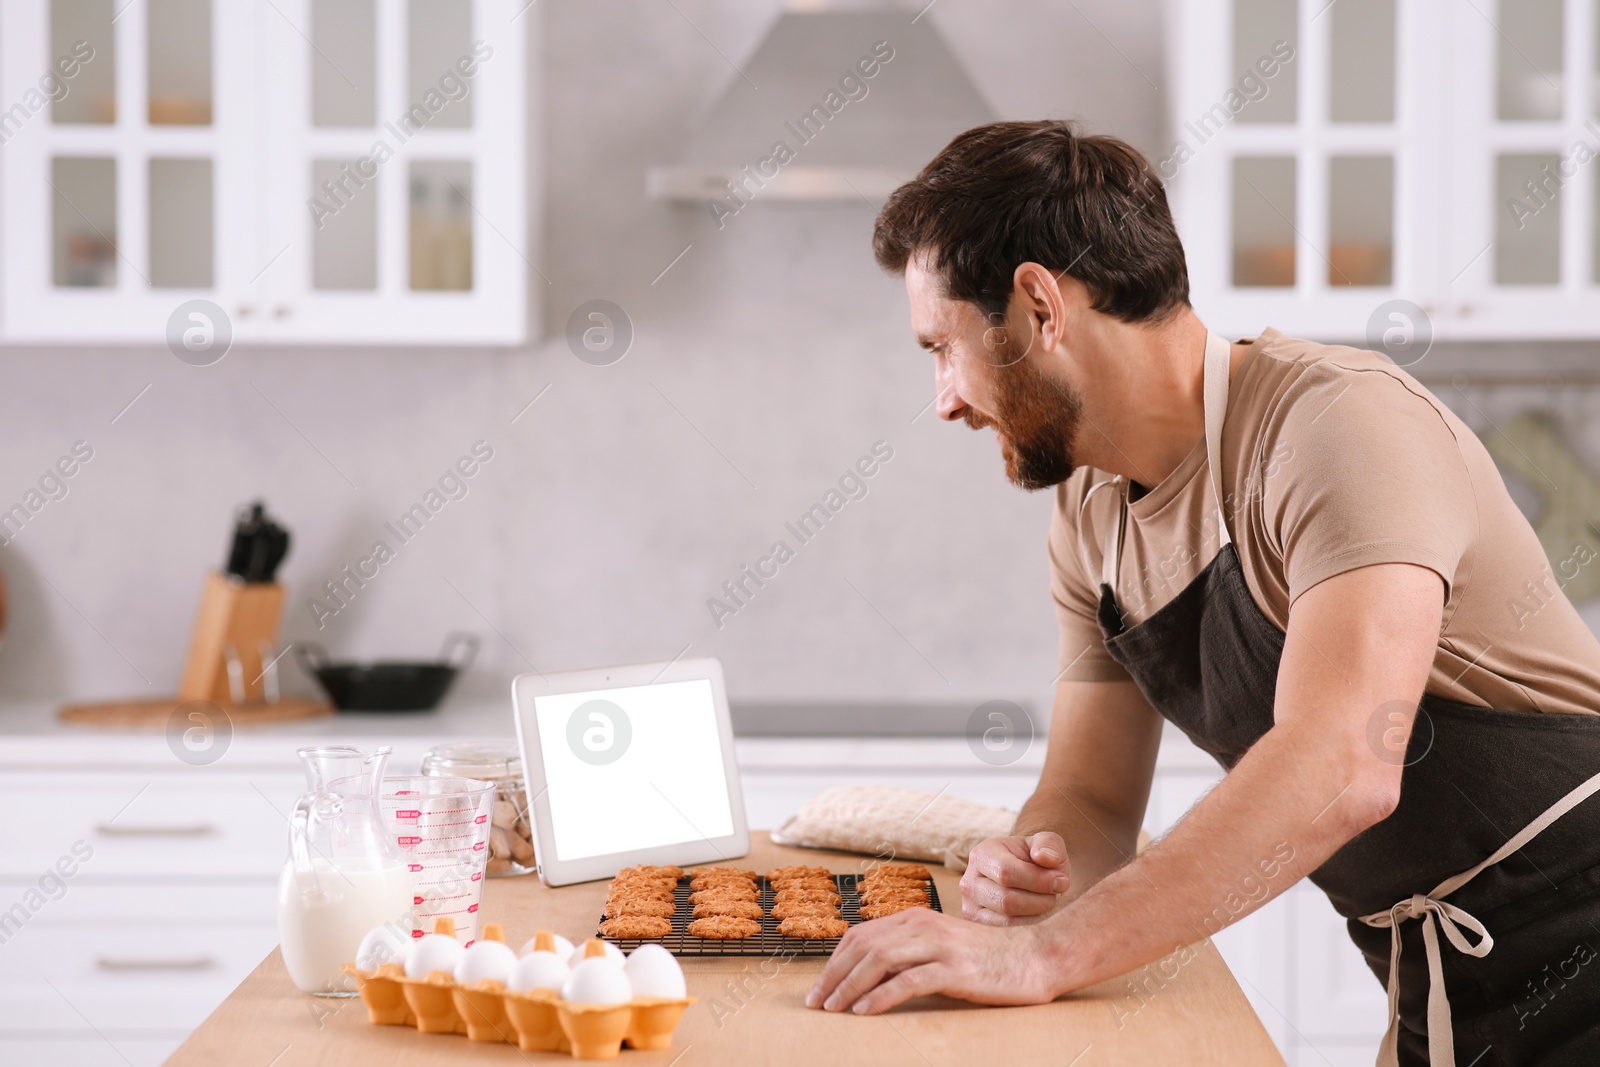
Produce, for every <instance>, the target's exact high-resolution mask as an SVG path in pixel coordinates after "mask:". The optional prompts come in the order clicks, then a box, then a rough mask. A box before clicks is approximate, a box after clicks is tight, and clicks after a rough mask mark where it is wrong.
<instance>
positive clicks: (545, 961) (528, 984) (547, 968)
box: [506, 951, 572, 993]
mask: <svg viewBox="0 0 1600 1067" xmlns="http://www.w3.org/2000/svg"><path fill="white" fill-rule="evenodd" d="M571 973H572V972H571V971H570V970H568V968H567V964H566V961H565V960H563V959H562V958H561V956H560V954H559V953H556V952H543V951H537V952H530V953H528V954H527V955H526V956H524V957H522V958H521V959H520V960H518V961H517V965H516V966H515V967H513V968H512V969H511V977H509V978H507V979H506V988H507V989H511V990H515V991H516V992H518V993H526V992H527V991H528V990H530V989H550V990H554V991H555V992H557V993H559V992H561V987H562V986H563V985H565V984H566V981H567V977H568V976H569V975H570V974H571Z"/></svg>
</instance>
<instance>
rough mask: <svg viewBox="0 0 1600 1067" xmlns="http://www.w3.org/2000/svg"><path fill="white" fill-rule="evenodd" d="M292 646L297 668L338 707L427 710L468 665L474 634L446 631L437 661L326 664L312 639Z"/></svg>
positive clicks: (474, 652)
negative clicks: (317, 683)
mask: <svg viewBox="0 0 1600 1067" xmlns="http://www.w3.org/2000/svg"><path fill="white" fill-rule="evenodd" d="M294 647H295V657H296V658H297V659H298V660H299V661H300V666H301V667H302V668H304V670H305V672H306V673H307V674H309V675H311V676H313V677H314V678H316V680H317V681H318V682H319V683H321V685H322V688H323V690H324V691H325V692H326V693H327V694H328V699H329V700H332V701H333V706H334V707H336V708H338V709H339V710H340V711H428V710H431V709H432V708H435V707H437V706H438V704H439V701H441V700H443V699H444V695H445V693H446V692H447V691H448V690H449V689H450V684H451V683H452V682H454V681H455V680H456V675H458V674H460V673H461V672H462V671H464V670H466V669H467V668H468V667H469V666H471V664H472V661H473V658H474V657H476V656H477V654H478V638H477V637H476V636H475V635H473V634H468V633H459V632H457V633H451V634H448V635H446V637H445V639H444V647H443V648H441V649H440V650H439V658H438V660H436V661H431V662H429V661H421V660H382V661H379V662H377V663H330V662H329V661H328V657H327V653H326V652H324V651H323V648H322V646H321V645H319V644H317V643H316V642H314V641H306V642H300V643H297V644H296V645H295V646H294Z"/></svg>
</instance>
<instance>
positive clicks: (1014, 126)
mask: <svg viewBox="0 0 1600 1067" xmlns="http://www.w3.org/2000/svg"><path fill="white" fill-rule="evenodd" d="M872 250H873V253H874V254H875V255H876V256H877V258H878V262H879V263H880V264H881V265H882V266H883V267H884V269H886V270H890V271H894V272H896V273H902V272H904V271H905V269H906V264H907V263H908V262H910V261H911V259H912V258H913V257H921V256H926V257H927V259H926V263H927V265H928V266H929V267H930V268H931V269H932V270H933V272H934V273H935V274H937V275H938V276H939V277H941V278H942V279H943V280H944V286H945V292H946V294H947V295H948V296H950V297H951V298H952V299H955V300H963V301H966V302H968V303H971V304H976V305H977V306H978V308H979V309H980V310H982V311H985V312H988V313H991V314H992V313H994V312H1004V311H1005V309H1006V307H1007V305H1008V304H1009V303H1010V300H1011V291H1012V288H1013V286H1012V276H1013V275H1014V273H1015V272H1016V269H1017V267H1019V266H1020V265H1022V264H1023V263H1027V262H1034V263H1039V264H1041V265H1043V266H1045V267H1048V268H1049V269H1050V270H1052V271H1056V272H1057V273H1058V274H1060V273H1066V274H1070V275H1071V276H1072V277H1074V278H1076V279H1077V280H1078V281H1080V282H1082V283H1083V285H1084V287H1085V288H1087V289H1088V291H1089V295H1090V297H1091V298H1092V299H1093V301H1094V303H1093V305H1092V306H1093V308H1094V310H1096V311H1099V312H1103V313H1105V314H1107V315H1111V316H1113V317H1114V318H1117V319H1120V320H1122V321H1123V322H1149V321H1158V320H1160V319H1163V318H1165V317H1166V316H1167V315H1169V314H1170V313H1172V312H1173V311H1175V310H1177V309H1178V308H1180V307H1186V306H1187V305H1188V303H1189V271H1188V268H1187V266H1186V265H1185V264H1184V259H1183V244H1182V243H1181V242H1180V241H1179V240H1178V232H1177V230H1176V229H1175V228H1174V226H1173V224H1172V213H1171V212H1170V211H1169V210H1168V209H1167V194H1166V190H1165V189H1163V188H1162V186H1161V181H1160V179H1159V178H1158V177H1157V176H1156V173H1155V171H1154V170H1153V169H1151V167H1150V164H1149V163H1148V162H1146V160H1145V158H1144V157H1143V156H1141V155H1140V154H1139V153H1138V152H1137V151H1136V150H1135V149H1134V148H1132V147H1131V146H1130V145H1128V144H1126V143H1125V142H1123V141H1119V140H1117V139H1116V138H1115V137H1104V136H1082V135H1080V134H1078V133H1077V132H1075V131H1074V130H1073V127H1072V123H1070V122H1065V121H1054V120H1052V121H1044V122H996V123H991V124H990V125H987V126H976V127H974V128H972V129H970V130H968V131H966V132H965V133H963V134H961V135H960V136H958V137H957V138H956V139H955V140H953V141H951V142H950V143H949V144H948V145H946V146H945V148H944V150H943V151H941V152H940V153H939V154H938V155H937V156H935V157H934V159H933V162H931V163H929V164H928V165H927V166H926V167H923V168H922V173H921V174H918V175H917V176H916V178H915V179H913V180H912V181H909V182H907V183H906V184H905V185H902V186H901V187H900V188H898V189H896V190H895V191H894V193H893V194H892V195H891V196H890V197H889V200H888V202H887V203H886V204H884V206H883V210H882V211H880V212H879V213H878V222H877V225H876V226H875V227H874V230H873V234H872Z"/></svg>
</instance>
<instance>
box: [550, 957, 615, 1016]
mask: <svg viewBox="0 0 1600 1067" xmlns="http://www.w3.org/2000/svg"><path fill="white" fill-rule="evenodd" d="M561 999H562V1000H565V1001H567V1002H568V1003H569V1004H606V1005H609V1004H626V1003H628V1001H630V1000H632V999H633V987H632V986H631V985H629V984H628V975H627V972H626V971H624V970H623V969H622V964H620V963H618V962H617V961H616V960H613V959H611V958H610V957H607V956H591V957H590V958H589V959H586V960H579V961H578V963H577V964H576V965H575V966H574V967H573V968H572V973H571V974H569V975H567V981H566V984H565V985H563V986H562V987H561Z"/></svg>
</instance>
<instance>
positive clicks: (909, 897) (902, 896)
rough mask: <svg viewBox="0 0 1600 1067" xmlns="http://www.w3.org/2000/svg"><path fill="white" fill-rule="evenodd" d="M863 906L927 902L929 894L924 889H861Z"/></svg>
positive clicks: (871, 887)
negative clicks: (896, 902) (901, 902)
mask: <svg viewBox="0 0 1600 1067" xmlns="http://www.w3.org/2000/svg"><path fill="white" fill-rule="evenodd" d="M859 896H861V902H862V904H890V902H894V901H910V902H917V901H926V899H928V893H926V891H925V889H922V888H906V889H899V888H894V886H867V888H866V889H859Z"/></svg>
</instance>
